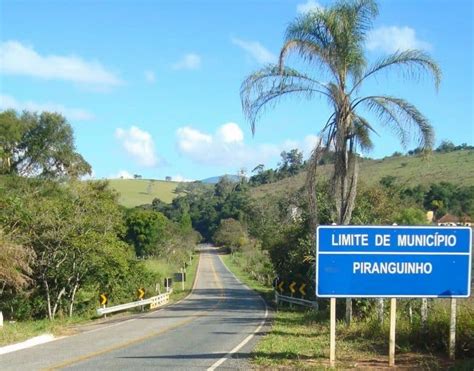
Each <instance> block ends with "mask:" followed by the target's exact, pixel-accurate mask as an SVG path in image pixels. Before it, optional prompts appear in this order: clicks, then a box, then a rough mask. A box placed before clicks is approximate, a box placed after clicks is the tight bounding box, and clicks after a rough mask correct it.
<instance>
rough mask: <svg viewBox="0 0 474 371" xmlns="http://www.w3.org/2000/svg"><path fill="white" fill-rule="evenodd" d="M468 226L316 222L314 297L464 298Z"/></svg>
mask: <svg viewBox="0 0 474 371" xmlns="http://www.w3.org/2000/svg"><path fill="white" fill-rule="evenodd" d="M471 255H472V231H471V228H469V227H402V226H387V227H382V226H380V227H378V226H320V227H318V229H317V231H316V261H317V267H316V269H317V273H316V295H317V296H319V297H469V295H470V282H471Z"/></svg>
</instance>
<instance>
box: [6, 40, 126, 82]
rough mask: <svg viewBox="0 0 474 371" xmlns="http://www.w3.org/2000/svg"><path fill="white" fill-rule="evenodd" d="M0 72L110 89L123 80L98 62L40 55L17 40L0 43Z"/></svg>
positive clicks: (71, 56)
mask: <svg viewBox="0 0 474 371" xmlns="http://www.w3.org/2000/svg"><path fill="white" fill-rule="evenodd" d="M0 62H1V63H0V72H1V73H3V74H6V75H24V76H33V77H38V78H42V79H47V80H66V81H72V82H75V83H79V84H86V85H93V86H99V87H113V86H117V85H120V84H122V81H121V80H120V79H119V78H118V77H117V76H116V75H115V74H113V73H112V72H110V71H108V70H107V69H106V68H105V67H103V66H102V65H101V64H100V63H99V62H97V61H86V60H84V59H82V58H80V57H77V56H74V55H69V56H61V55H41V54H39V53H38V52H36V51H35V50H34V49H33V48H32V47H31V46H25V45H23V44H21V43H20V42H18V41H6V42H3V43H2V44H0Z"/></svg>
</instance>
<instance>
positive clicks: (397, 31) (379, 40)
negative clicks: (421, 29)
mask: <svg viewBox="0 0 474 371" xmlns="http://www.w3.org/2000/svg"><path fill="white" fill-rule="evenodd" d="M366 45H367V49H369V50H376V49H379V50H382V51H383V52H386V53H394V52H396V51H397V50H400V51H403V50H408V49H424V50H430V49H431V45H430V44H429V43H427V42H425V41H422V40H419V39H417V37H416V32H415V30H414V29H413V28H411V27H407V26H405V27H396V26H391V27H379V28H376V29H374V30H372V31H370V32H369V34H368V35H367V44H366Z"/></svg>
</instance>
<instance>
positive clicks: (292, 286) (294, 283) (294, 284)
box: [289, 281, 296, 294]
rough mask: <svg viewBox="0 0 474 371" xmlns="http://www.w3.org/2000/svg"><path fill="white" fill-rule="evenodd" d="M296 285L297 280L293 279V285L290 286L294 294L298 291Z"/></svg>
mask: <svg viewBox="0 0 474 371" xmlns="http://www.w3.org/2000/svg"><path fill="white" fill-rule="evenodd" d="M295 286H296V282H295V281H293V282H292V283H291V285H290V286H289V287H290V291H291V293H292V294H294V293H295V292H296V290H295Z"/></svg>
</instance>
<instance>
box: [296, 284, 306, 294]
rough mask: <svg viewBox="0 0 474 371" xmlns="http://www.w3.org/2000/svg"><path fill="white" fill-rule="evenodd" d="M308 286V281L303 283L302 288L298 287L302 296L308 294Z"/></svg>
mask: <svg viewBox="0 0 474 371" xmlns="http://www.w3.org/2000/svg"><path fill="white" fill-rule="evenodd" d="M305 287H306V283H302V284H301V286H300V288H299V289H298V291H299V292H300V294H301V296H306V291H305V289H304V288H305Z"/></svg>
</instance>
